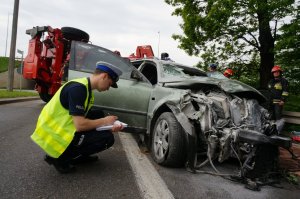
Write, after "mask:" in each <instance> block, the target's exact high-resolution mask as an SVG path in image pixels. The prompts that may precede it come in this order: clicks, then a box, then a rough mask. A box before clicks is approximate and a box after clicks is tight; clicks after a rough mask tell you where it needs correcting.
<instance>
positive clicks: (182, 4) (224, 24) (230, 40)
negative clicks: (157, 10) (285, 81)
mask: <svg viewBox="0 0 300 199" xmlns="http://www.w3.org/2000/svg"><path fill="white" fill-rule="evenodd" d="M165 1H166V3H168V4H170V5H172V6H174V7H175V11H174V12H173V15H176V16H180V17H182V19H183V23H182V24H180V27H181V28H182V30H183V35H178V34H175V35H173V38H174V39H175V40H178V41H179V43H180V45H179V47H180V48H181V49H183V50H185V51H186V52H187V53H188V54H189V55H196V56H200V57H201V58H202V59H203V61H202V62H201V63H199V64H198V66H200V67H201V68H205V66H207V65H208V63H212V62H214V63H219V66H222V68H223V69H224V68H225V67H231V68H234V67H235V66H237V67H236V68H234V69H235V71H236V72H237V77H238V79H239V78H246V79H249V75H248V74H246V75H245V77H242V76H243V75H242V73H243V72H248V73H251V72H250V70H251V68H252V69H253V72H252V73H255V79H256V76H258V75H257V72H258V73H259V74H260V76H259V79H258V80H260V81H261V82H260V86H262V87H266V84H267V82H268V80H269V78H270V76H271V74H270V72H269V71H271V68H272V66H273V65H274V42H275V40H276V34H275V32H276V27H274V26H273V27H271V26H270V24H276V23H272V22H276V21H278V20H281V19H283V18H284V17H285V16H288V15H289V14H290V13H291V12H292V11H293V7H292V5H293V3H294V0H276V1H265V0H264V1H262V0H250V1H249V0H240V1H236V0H206V1H198V0H165ZM258 56H260V61H259V62H257V57H258ZM254 63H255V64H254ZM257 64H258V65H257ZM257 66H259V67H258V68H257ZM240 67H246V68H245V69H241V68H240ZM256 80H257V79H256Z"/></svg>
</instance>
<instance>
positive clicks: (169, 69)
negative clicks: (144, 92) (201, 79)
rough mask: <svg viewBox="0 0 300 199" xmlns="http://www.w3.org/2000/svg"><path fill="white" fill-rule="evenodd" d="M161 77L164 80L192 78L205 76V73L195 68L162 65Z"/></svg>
mask: <svg viewBox="0 0 300 199" xmlns="http://www.w3.org/2000/svg"><path fill="white" fill-rule="evenodd" d="M161 76H162V77H164V78H192V77H195V76H206V74H205V72H203V71H201V70H198V69H196V68H191V67H186V66H181V65H177V64H175V63H174V64H170V63H165V64H162V70H161Z"/></svg>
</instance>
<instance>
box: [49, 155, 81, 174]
mask: <svg viewBox="0 0 300 199" xmlns="http://www.w3.org/2000/svg"><path fill="white" fill-rule="evenodd" d="M44 160H45V161H46V162H47V163H48V164H49V165H53V166H54V167H55V169H56V170H57V171H58V172H59V173H71V172H74V171H75V169H76V168H75V166H74V165H72V164H70V163H67V162H63V161H61V160H59V159H58V158H52V157H50V156H48V155H45V158H44Z"/></svg>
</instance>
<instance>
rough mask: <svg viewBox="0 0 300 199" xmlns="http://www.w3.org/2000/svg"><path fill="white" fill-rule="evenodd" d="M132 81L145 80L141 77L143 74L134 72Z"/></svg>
mask: <svg viewBox="0 0 300 199" xmlns="http://www.w3.org/2000/svg"><path fill="white" fill-rule="evenodd" d="M130 77H131V78H132V79H136V80H137V81H142V80H143V77H142V76H141V74H140V73H139V72H138V71H136V70H133V71H132V73H131V76H130Z"/></svg>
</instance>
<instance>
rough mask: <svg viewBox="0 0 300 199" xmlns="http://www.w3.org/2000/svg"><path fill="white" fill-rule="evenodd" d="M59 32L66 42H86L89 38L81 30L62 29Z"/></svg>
mask: <svg viewBox="0 0 300 199" xmlns="http://www.w3.org/2000/svg"><path fill="white" fill-rule="evenodd" d="M61 32H62V34H63V37H64V38H65V39H67V40H75V41H84V42H88V41H89V39H90V36H89V34H88V33H86V32H84V31H83V30H80V29H77V28H72V27H62V28H61Z"/></svg>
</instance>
